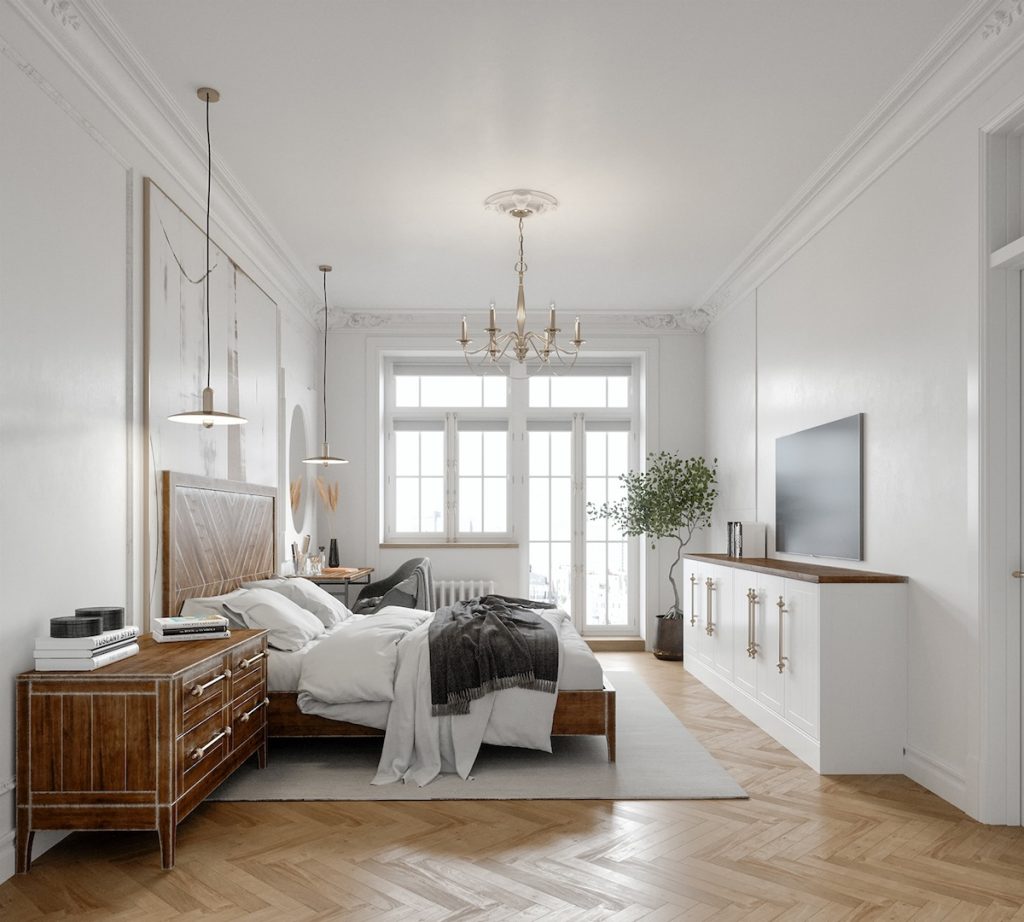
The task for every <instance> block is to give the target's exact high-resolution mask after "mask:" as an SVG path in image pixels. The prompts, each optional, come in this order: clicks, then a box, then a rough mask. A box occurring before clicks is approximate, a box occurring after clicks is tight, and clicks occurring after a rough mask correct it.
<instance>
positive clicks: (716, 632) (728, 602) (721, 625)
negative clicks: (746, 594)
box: [704, 567, 736, 682]
mask: <svg viewBox="0 0 1024 922" xmlns="http://www.w3.org/2000/svg"><path fill="white" fill-rule="evenodd" d="M735 574H736V571H735V570H733V569H732V568H731V567H709V568H708V573H707V576H706V577H705V596H704V605H705V608H706V609H707V610H706V611H705V613H704V620H705V626H706V625H707V624H708V623H710V625H711V633H710V634H707V633H705V635H704V636H705V637H706V638H707V639H708V641H709V644H708V647H709V654H710V660H711V665H712V666H713V667H714V669H715V672H717V673H718V674H719V675H720V676H722V678H724V679H728V680H729V681H730V682H732V680H733V669H734V657H733V640H732V638H733V621H734V620H735V614H734V612H733V608H734V605H733V592H732V587H733V577H734V576H735ZM708 579H710V580H711V583H710V592H708V584H707V580H708Z"/></svg>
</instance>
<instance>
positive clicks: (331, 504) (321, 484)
mask: <svg viewBox="0 0 1024 922" xmlns="http://www.w3.org/2000/svg"><path fill="white" fill-rule="evenodd" d="M316 491H317V493H319V494H320V499H321V500H323V504H324V505H325V506H326V507H327V508H328V509H330V510H331V512H336V511H337V509H338V485H337V484H336V483H328V482H327V481H326V480H324V479H323V478H322V477H317V479H316Z"/></svg>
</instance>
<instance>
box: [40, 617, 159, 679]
mask: <svg viewBox="0 0 1024 922" xmlns="http://www.w3.org/2000/svg"><path fill="white" fill-rule="evenodd" d="M138 636H139V629H138V628H137V627H135V626H134V625H132V626H130V627H122V628H118V629H117V630H113V631H103V633H101V634H93V635H92V636H91V637H38V638H36V654H35V655H36V669H38V670H40V671H42V672H89V671H91V670H93V669H98V668H99V667H100V666H107V665H109V664H110V663H116V662H117V661H118V660H122V659H127V658H128V657H129V656H134V655H135V654H136V653H138V652H139V645H138V644H137V643H136V640H137V639H138Z"/></svg>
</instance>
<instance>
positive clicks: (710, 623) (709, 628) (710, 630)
mask: <svg viewBox="0 0 1024 922" xmlns="http://www.w3.org/2000/svg"><path fill="white" fill-rule="evenodd" d="M704 585H705V586H707V589H708V614H707V617H706V618H705V619H704V621H705V625H704V633H705V634H707V635H708V637H711V636H712V634H714V632H715V622H714V619H713V617H712V616H713V614H714V612H713V610H712V609H713V603H712V599H713V598H714V595H713V593H714V591H715V581H714V580H713V579H712V578H711V577H710V576H709V577H708V578H707V579H706V580H705V581H704Z"/></svg>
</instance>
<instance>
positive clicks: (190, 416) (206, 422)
mask: <svg viewBox="0 0 1024 922" xmlns="http://www.w3.org/2000/svg"><path fill="white" fill-rule="evenodd" d="M196 95H197V96H198V97H199V98H200V99H202V100H203V101H204V102H205V103H206V231H205V236H206V272H205V274H204V275H203V299H204V301H205V302H206V387H204V388H203V405H202V409H199V410H184V411H182V412H181V413H174V414H173V415H171V416H168V417H167V418H168V419H169V420H170V421H171V422H172V423H192V424H194V425H200V426H202V427H203V428H204V429H210V428H212V427H213V426H240V425H242V424H243V423H245V422H247V420H246V419H245V417H243V416H238V415H237V414H235V413H223V412H220V411H217V410H214V408H213V388H212V387H211V386H210V366H211V356H210V192H211V190H212V188H213V146H212V144H211V142H210V103H213V102H218V101H219V100H220V93H218V92H217V91H216V90H214V89H211V88H210V87H208V86H203V87H200V88H199V89H198V90H197V91H196Z"/></svg>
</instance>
